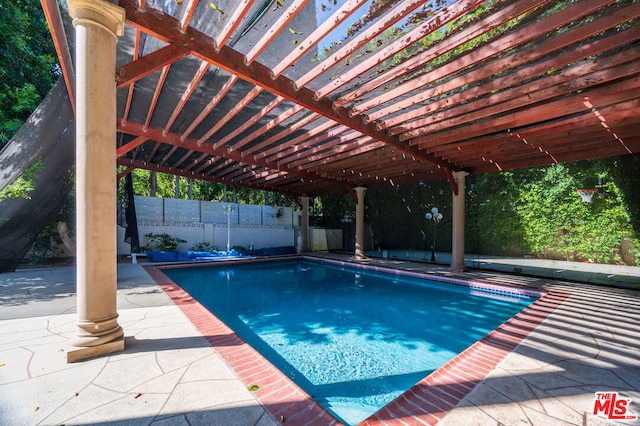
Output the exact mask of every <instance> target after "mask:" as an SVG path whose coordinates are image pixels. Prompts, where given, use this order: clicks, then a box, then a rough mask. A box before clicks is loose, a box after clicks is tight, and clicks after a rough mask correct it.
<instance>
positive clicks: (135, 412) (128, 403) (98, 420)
mask: <svg viewBox="0 0 640 426" xmlns="http://www.w3.org/2000/svg"><path fill="white" fill-rule="evenodd" d="M168 397H169V394H167V393H144V394H142V395H140V396H138V394H133V393H132V394H128V395H124V396H122V397H120V398H118V399H116V400H114V401H111V402H109V403H105V404H103V405H101V406H99V407H96V408H94V409H92V410H91V411H88V412H86V413H82V414H81V415H79V416H77V417H74V418H70V419H69V420H67V421H65V424H104V423H107V424H109V423H111V424H114V423H116V424H118V423H119V424H126V425H127V426H138V425H140V426H146V425H148V424H150V423H151V422H152V421H153V419H155V418H156V415H157V414H158V413H159V412H160V410H161V409H162V406H163V405H164V404H165V403H166V401H167V398H168Z"/></svg>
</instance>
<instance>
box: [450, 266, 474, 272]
mask: <svg viewBox="0 0 640 426" xmlns="http://www.w3.org/2000/svg"><path fill="white" fill-rule="evenodd" d="M449 268H450V269H451V270H453V271H456V272H467V271H468V270H469V268H467V267H466V266H464V265H451V266H449Z"/></svg>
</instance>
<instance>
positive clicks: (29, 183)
mask: <svg viewBox="0 0 640 426" xmlns="http://www.w3.org/2000/svg"><path fill="white" fill-rule="evenodd" d="M40 170H42V158H38V159H37V160H36V161H35V162H34V163H33V164H32V165H31V166H29V167H27V169H26V170H25V171H24V172H22V174H21V175H20V176H19V177H18V178H17V179H16V180H15V181H14V182H13V183H12V184H11V185H7V186H6V187H5V188H4V189H2V190H1V191H0V200H2V199H3V198H25V199H27V200H30V199H31V195H29V193H30V192H31V191H33V190H34V188H35V183H34V180H35V179H36V177H37V176H38V172H39V171H40Z"/></svg>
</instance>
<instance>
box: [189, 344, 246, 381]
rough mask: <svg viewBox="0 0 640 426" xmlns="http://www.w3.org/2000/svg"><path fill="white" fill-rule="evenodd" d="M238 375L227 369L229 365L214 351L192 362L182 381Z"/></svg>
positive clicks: (231, 377)
mask: <svg viewBox="0 0 640 426" xmlns="http://www.w3.org/2000/svg"><path fill="white" fill-rule="evenodd" d="M237 378H238V377H237V376H236V375H235V373H233V372H232V371H231V369H229V366H227V364H226V363H225V362H224V361H223V360H222V359H221V358H220V356H219V355H218V354H216V353H213V351H212V353H211V354H210V355H207V356H206V357H204V358H202V359H199V360H197V361H194V362H192V363H191V364H190V365H189V367H188V369H187V371H186V373H185V374H184V376H183V377H182V381H184V382H189V381H195V380H213V379H221V380H233V379H237Z"/></svg>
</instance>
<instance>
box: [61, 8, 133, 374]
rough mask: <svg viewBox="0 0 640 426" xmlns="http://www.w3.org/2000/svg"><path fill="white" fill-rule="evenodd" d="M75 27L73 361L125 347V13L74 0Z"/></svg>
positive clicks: (120, 10) (71, 12)
mask: <svg viewBox="0 0 640 426" xmlns="http://www.w3.org/2000/svg"><path fill="white" fill-rule="evenodd" d="M68 5H69V14H70V15H71V17H72V18H73V25H74V27H75V31H76V222H77V232H76V234H77V258H76V260H77V299H78V301H77V304H78V314H77V330H76V334H75V336H74V337H73V338H72V339H71V344H72V345H73V346H74V347H73V348H72V349H71V350H70V351H69V352H68V353H67V361H68V362H74V361H78V360H82V359H86V358H90V357H94V356H98V355H103V354H107V353H111V352H116V351H121V350H123V349H124V338H123V334H124V333H123V330H122V328H121V327H120V325H119V324H118V312H117V307H116V285H117V270H116V263H117V259H116V256H117V252H116V149H115V148H116V144H115V140H116V85H115V65H116V43H117V37H118V36H119V35H122V34H123V31H124V17H125V11H124V9H122V8H121V7H118V6H116V5H114V4H112V3H109V2H106V1H103V0H68Z"/></svg>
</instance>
